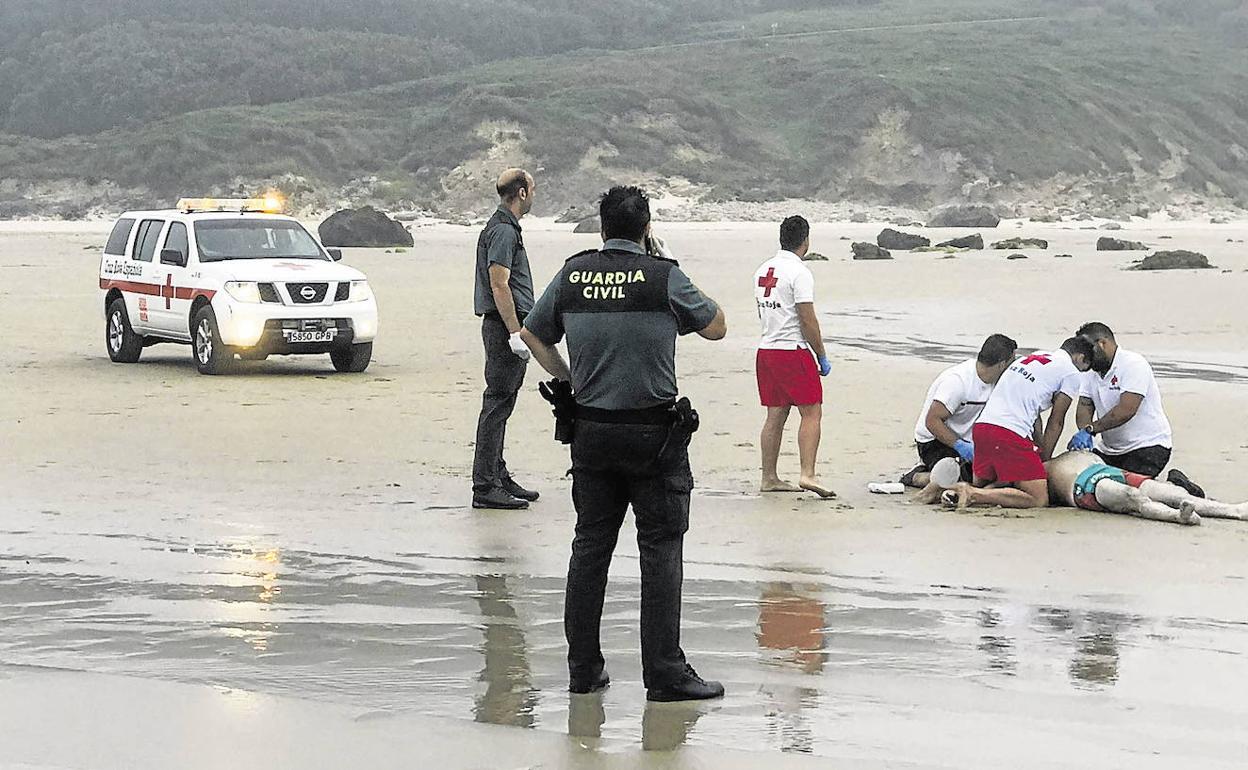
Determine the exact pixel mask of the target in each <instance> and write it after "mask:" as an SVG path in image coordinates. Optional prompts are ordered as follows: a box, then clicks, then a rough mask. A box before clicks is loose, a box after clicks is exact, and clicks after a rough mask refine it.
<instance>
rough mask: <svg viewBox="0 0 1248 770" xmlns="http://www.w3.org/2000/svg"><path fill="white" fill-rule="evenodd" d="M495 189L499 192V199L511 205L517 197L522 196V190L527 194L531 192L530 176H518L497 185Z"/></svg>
mask: <svg viewBox="0 0 1248 770" xmlns="http://www.w3.org/2000/svg"><path fill="white" fill-rule="evenodd" d="M494 189H495V190H498V197H500V198H502V199H503V200H504V201H506V202H508V203H510V202H511V201H514V200H515V199H516V196H517V195H519V194H520V191H521V190H524V191H525V192H528V191H529V175H528V174H527V173H525V174H516V175H515V176H513V177H511V178H510V179H507V180H505V181H504V182H503V183H502V184H497V185H495V186H494Z"/></svg>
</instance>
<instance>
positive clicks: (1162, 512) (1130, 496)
mask: <svg viewBox="0 0 1248 770" xmlns="http://www.w3.org/2000/svg"><path fill="white" fill-rule="evenodd" d="M1144 484H1145V485H1154V486H1159V487H1160V486H1169V485H1168V484H1158V483H1157V482H1155V481H1146V482H1144ZM1174 489H1175V490H1176V491H1178V492H1179V493H1180V496H1181V497H1180V498H1176V500H1175V506H1174V507H1171V506H1169V505H1167V504H1166V503H1163V502H1160V501H1157V500H1153V499H1152V496H1151V495H1149V494H1148V493H1147V492H1145V491H1144V485H1141V487H1140V488H1139V489H1136V488H1135V487H1132V486H1128V485H1127V484H1123V483H1121V482H1118V481H1114V480H1112V479H1102V480H1101V481H1099V482H1097V484H1096V502H1098V503H1100V505H1101V507H1102V508H1104V509H1105V510H1107V511H1109V512H1110V513H1125V514H1127V515H1128V516H1135V517H1137V518H1141V519H1148V520H1150V521H1168V522H1170V523H1172V524H1199V523H1200V516H1199V515H1197V513H1196V507H1195V506H1194V505H1192V502H1191V501H1192V500H1196V499H1197V498H1194V497H1191V496H1190V495H1188V494H1187V493H1186V492H1184V491H1183V490H1182V489H1179V488H1178V487H1174Z"/></svg>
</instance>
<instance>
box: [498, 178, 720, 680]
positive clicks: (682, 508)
mask: <svg viewBox="0 0 1248 770" xmlns="http://www.w3.org/2000/svg"><path fill="white" fill-rule="evenodd" d="M599 213H600V215H601V217H602V238H603V241H604V242H603V246H602V249H601V250H594V251H587V252H583V253H581V254H577V255H576V256H574V257H572V258H571V259H569V260H568V262H567V263H566V264H565V265H564V267H563V269H562V270H561V271H560V272H559V275H558V276H556V278H555V280H554V281H552V282H551V284H550V286H549V287H548V288H547V289H546V291H545V293H544V294H543V295H542V297H541V298H540V299H539V300H538V302H537V304H536V306H535V307H534V308H533V311H532V313H530V314H529V316H528V318H527V319H526V320H525V324H524V325H525V329H524V331H523V332H522V338H523V339H524V341H525V343H526V344H528V346H529V347H530V348H531V349H532V351H533V354H534V357H535V358H536V359H537V361H538V363H540V364H541V365H542V367H543V368H544V369H546V370H547V371H548V372H550V373H551V374H552V375H553V376H554V377H555V378H556V379H558V380H568V381H570V382H571V386H572V390H573V392H574V393H575V405H574V406H573V407H572V409H573V411H574V412H575V427H574V429H573V431H574V438H573V439H572V502H573V505H574V506H575V508H576V517H577V518H576V536H575V538H574V539H573V541H572V558H571V561H570V563H569V566H568V585H567V596H566V604H565V608H564V632H565V634H566V635H567V639H568V670H569V674H570V686H569V689H570V690H571V691H572V692H573V693H588V692H593V691H596V690H600V689H602V688H604V687H606V686H607V684H608V683H609V682H610V679H609V678H608V676H607V672H606V668H605V661H604V660H603V657H602V648H601V646H600V643H599V625H600V622H601V620H602V605H603V598H604V594H605V592H606V587H607V570H608V568H609V567H610V565H611V556H612V553H613V552H614V550H615V545H616V540H617V539H618V537H619V531H620V527H621V525H622V524H623V523H624V516H625V514H626V512H627V510H628V507H629V505H632V507H633V515H634V516H635V517H636V521H637V545H638V548H639V550H640V555H641V658H642V670H643V678H644V681H645V685H646V698H647V699H648V700H651V701H679V700H695V699H706V698H717V697H720V696H722V695H723V694H724V688H723V686H722V685H721V684H719V683H718V682H708V681H705V680H703V679H702V678H701V677H699V676H698V675H697V673H696V672H695V671H694V670H693V667H692V666H690V665H689V664H688V663H687V662H686V661H685V654H684V652H683V651H682V650H681V648H680V603H681V584H682V582H683V579H684V564H683V553H682V549H683V544H684V535H685V532H686V531H687V530H688V528H689V498H690V492H691V491H692V489H693V474H692V473H691V471H690V468H689V452H688V444H689V439H690V437H691V435H692V431H693V430H695V429H696V414H695V413H692V412H691V411H690V409H689V408H688V401H687V400H680V401H679V402H678V398H679V394H678V391H677V388H676V337H677V336H678V335H684V334H691V333H697V334H700V335H701V336H702V337H705V338H706V339H710V340H718V339H722V338H723V337H724V335H725V334H726V333H727V324H726V322H725V320H724V313H723V311H722V310H721V309H720V308H719V306H718V305H716V304H715V302H713V301H712V300H710V299H708V298H707V297H706V296H705V295H704V294H702V292H700V291H699V290H698V289H697V288H696V287H695V286H694V285H693V283H692V282H691V281H690V280H689V278H688V276H686V275H685V273H684V272H683V271H682V270H681V269H680V267H679V265H677V263H676V262H675V260H673V259H671V258H670V253H668V252H667V250H666V247H665V246H664V245H663V244H662V242H661V241H660V240H658V239H657V238H652V237H651V235H650V203H649V201H648V199H647V198H646V195H645V193H644V192H642V191H641V190H640V189H638V188H636V187H615V188H613V189H611V190H610V191H609V192H607V193H606V194H605V195H604V196H603V197H602V200H601V202H600V204H599ZM565 336H566V337H567V340H568V351H569V354H570V356H571V360H572V367H571V370H570V371H569V368H568V365H567V364H566V363H565V362H564V360H563V358H562V356H561V355H560V354H559V352H558V351H557V350H556V349H555V347H554V346H555V345H556V344H557V343H558V342H559V341H560V340H562V339H563V338H564V337H565ZM691 422H692V426H691V425H690V423H691Z"/></svg>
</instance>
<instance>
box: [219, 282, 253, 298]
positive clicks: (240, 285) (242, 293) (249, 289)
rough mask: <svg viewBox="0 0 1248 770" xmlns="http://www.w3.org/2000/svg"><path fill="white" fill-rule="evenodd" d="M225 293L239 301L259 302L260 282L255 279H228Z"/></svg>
mask: <svg viewBox="0 0 1248 770" xmlns="http://www.w3.org/2000/svg"><path fill="white" fill-rule="evenodd" d="M225 293H226V294H229V295H230V296H231V297H233V298H234V299H236V300H238V301H239V302H257V303H258V302H259V301H260V284H258V283H256V282H255V281H226V282H225Z"/></svg>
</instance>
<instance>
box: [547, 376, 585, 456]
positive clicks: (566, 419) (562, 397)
mask: <svg viewBox="0 0 1248 770" xmlns="http://www.w3.org/2000/svg"><path fill="white" fill-rule="evenodd" d="M537 390H538V392H540V393H541V394H542V398H544V399H546V401H547V402H549V403H550V405H551V406H553V407H554V415H555V441H558V442H559V443H561V444H571V443H572V437H573V436H574V435H575V434H576V397H575V396H574V395H573V393H572V383H570V382H568V381H567V380H550V381H549V382H543V383H541V384H540V385H538V386H537Z"/></svg>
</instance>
